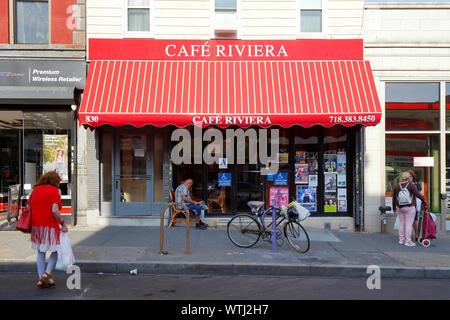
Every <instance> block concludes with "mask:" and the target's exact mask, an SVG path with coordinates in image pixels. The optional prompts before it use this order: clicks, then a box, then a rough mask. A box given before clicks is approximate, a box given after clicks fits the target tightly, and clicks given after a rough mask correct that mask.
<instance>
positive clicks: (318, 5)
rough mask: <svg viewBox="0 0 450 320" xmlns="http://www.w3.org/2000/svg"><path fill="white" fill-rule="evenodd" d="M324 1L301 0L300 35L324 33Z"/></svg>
mask: <svg viewBox="0 0 450 320" xmlns="http://www.w3.org/2000/svg"><path fill="white" fill-rule="evenodd" d="M323 11H324V8H323V0H299V18H300V33H313V32H314V33H321V32H323V21H324V18H323Z"/></svg>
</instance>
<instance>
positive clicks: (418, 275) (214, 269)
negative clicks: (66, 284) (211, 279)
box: [0, 260, 450, 279]
mask: <svg viewBox="0 0 450 320" xmlns="http://www.w3.org/2000/svg"><path fill="white" fill-rule="evenodd" d="M76 265H77V266H79V267H80V269H81V271H82V272H85V273H121V274H125V273H126V274H128V273H129V272H130V270H133V269H137V270H138V274H177V275H180V274H202V275H205V274H214V275H265V276H269V275H270V276H299V277H346V278H368V277H369V276H370V275H371V273H367V267H368V266H362V265H349V266H347V265H298V264H295V265H294V264H277V265H274V264H261V263H258V264H256V263H255V264H251V263H248V264H235V263H230V264H223V263H220V264H219V263H217V264H215V263H196V262H177V263H170V262H161V263H160V262H137V263H136V262H113V261H95V262H92V261H79V262H77V263H76ZM380 270H381V278H386V279H449V278H450V268H438V267H435V268H424V267H392V266H380ZM1 272H5V273H7V272H14V273H28V272H36V263H35V262H34V261H23V260H11V261H0V273H1Z"/></svg>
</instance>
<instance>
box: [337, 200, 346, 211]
mask: <svg viewBox="0 0 450 320" xmlns="http://www.w3.org/2000/svg"><path fill="white" fill-rule="evenodd" d="M338 209H339V211H340V212H347V200H339V208H338Z"/></svg>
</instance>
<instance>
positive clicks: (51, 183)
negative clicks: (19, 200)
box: [28, 171, 68, 289]
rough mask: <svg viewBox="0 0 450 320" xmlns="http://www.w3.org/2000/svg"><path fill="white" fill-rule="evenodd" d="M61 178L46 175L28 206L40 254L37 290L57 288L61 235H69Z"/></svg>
mask: <svg viewBox="0 0 450 320" xmlns="http://www.w3.org/2000/svg"><path fill="white" fill-rule="evenodd" d="M60 183H61V177H60V176H59V174H58V173H56V172H54V171H52V172H48V173H46V174H44V175H42V176H41V177H40V178H39V180H38V182H37V183H36V184H35V185H34V187H33V191H32V193H31V195H30V199H29V201H28V204H30V205H31V247H32V248H33V249H34V250H37V258H36V264H37V271H38V275H39V282H38V283H37V287H38V288H40V289H42V288H47V287H49V286H54V285H56V283H55V281H54V280H53V278H52V272H53V270H54V269H55V266H56V262H57V260H58V252H57V250H58V247H59V234H60V231H62V232H67V231H68V229H67V226H66V225H65V224H64V220H63V219H62V217H61V214H60V210H61V208H62V204H61V194H60V190H59V184H60ZM47 251H50V252H51V254H50V259H49V261H48V264H47V268H46V267H45V255H46V252H47Z"/></svg>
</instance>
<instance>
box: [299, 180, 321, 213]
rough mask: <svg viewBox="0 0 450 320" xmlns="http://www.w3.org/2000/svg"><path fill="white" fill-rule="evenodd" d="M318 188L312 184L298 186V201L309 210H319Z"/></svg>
mask: <svg viewBox="0 0 450 320" xmlns="http://www.w3.org/2000/svg"><path fill="white" fill-rule="evenodd" d="M316 199H317V197H316V188H315V187H311V186H297V201H298V202H299V203H300V204H301V205H302V206H303V207H305V208H306V209H308V210H309V211H317V205H316Z"/></svg>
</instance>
